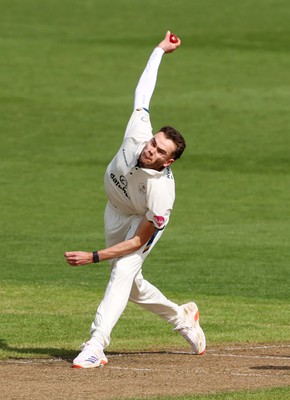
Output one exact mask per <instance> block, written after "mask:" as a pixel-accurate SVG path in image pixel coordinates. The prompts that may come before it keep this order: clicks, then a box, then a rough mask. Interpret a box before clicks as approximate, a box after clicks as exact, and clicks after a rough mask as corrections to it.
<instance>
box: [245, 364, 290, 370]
mask: <svg viewBox="0 0 290 400" xmlns="http://www.w3.org/2000/svg"><path fill="white" fill-rule="evenodd" d="M250 369H259V370H265V371H275V370H276V371H290V366H289V365H261V366H259V365H258V366H256V367H250Z"/></svg>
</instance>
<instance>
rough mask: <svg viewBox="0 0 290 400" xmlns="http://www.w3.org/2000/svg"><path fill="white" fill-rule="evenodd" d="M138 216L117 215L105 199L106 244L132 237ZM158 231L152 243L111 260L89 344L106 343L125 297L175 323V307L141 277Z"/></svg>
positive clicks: (123, 307) (177, 319)
mask: <svg viewBox="0 0 290 400" xmlns="http://www.w3.org/2000/svg"><path fill="white" fill-rule="evenodd" d="M141 219H142V216H136V215H122V214H119V213H118V212H117V210H116V209H115V208H114V207H113V206H112V205H111V204H110V202H108V204H107V207H106V211H105V233H106V243H107V247H110V246H113V245H114V244H116V243H119V242H122V241H124V240H126V239H129V238H130V237H132V236H133V234H134V233H135V231H136V229H137V227H138V225H139V223H140V221H141ZM162 233H163V231H156V234H155V237H154V239H153V241H152V243H151V244H150V241H149V242H148V243H147V244H146V245H144V246H143V247H142V248H141V249H139V250H138V251H136V252H135V253H132V254H130V255H127V256H124V257H121V258H118V259H114V260H112V262H111V268H112V270H111V277H110V280H109V283H108V286H107V288H106V291H105V295H104V298H103V300H102V301H101V303H100V305H99V307H98V309H97V313H96V317H95V320H94V322H93V323H92V325H91V329H90V333H91V336H92V337H91V340H90V341H91V342H92V343H94V344H96V345H97V346H99V347H102V348H103V349H104V348H105V347H107V346H108V345H109V344H110V335H111V331H112V329H113V328H114V326H115V324H116V323H117V321H118V320H119V318H120V316H121V314H122V312H123V311H124V309H125V307H126V305H127V303H128V300H130V301H132V302H134V303H136V304H139V305H140V306H142V307H144V308H145V309H147V310H149V311H152V312H154V313H155V314H157V315H159V316H160V317H161V318H163V319H164V320H165V321H167V322H170V323H171V324H172V325H174V326H176V325H177V324H178V322H179V315H178V314H179V309H180V308H179V306H178V305H177V304H175V303H173V302H172V301H170V300H168V299H167V298H166V297H165V296H164V295H163V294H162V293H161V292H160V291H159V290H158V289H157V288H156V287H155V286H153V285H151V283H149V282H148V281H146V280H145V279H144V278H143V276H142V264H143V262H144V260H145V258H146V257H147V255H148V254H149V253H150V251H151V250H152V248H153V246H154V245H155V244H156V243H157V241H158V240H159V238H160V237H161V235H162ZM151 240H152V239H151ZM132 328H133V327H132Z"/></svg>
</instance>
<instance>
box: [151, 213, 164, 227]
mask: <svg viewBox="0 0 290 400" xmlns="http://www.w3.org/2000/svg"><path fill="white" fill-rule="evenodd" d="M153 219H154V221H155V222H156V224H157V225H158V226H159V228H161V226H162V225H164V223H165V218H163V217H161V216H159V215H154V217H153Z"/></svg>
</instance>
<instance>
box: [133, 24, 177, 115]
mask: <svg viewBox="0 0 290 400" xmlns="http://www.w3.org/2000/svg"><path fill="white" fill-rule="evenodd" d="M169 38H170V32H169V31H168V32H167V33H166V35H165V38H164V39H163V40H162V42H160V43H159V45H158V46H157V47H156V48H155V49H154V50H153V52H152V54H151V56H150V58H149V60H148V62H147V65H146V67H145V69H144V71H143V73H142V75H141V77H140V79H139V82H138V85H137V87H136V90H135V100H134V110H136V109H137V108H145V109H146V110H149V104H150V100H151V97H152V94H153V92H154V89H155V85H156V81H157V74H158V69H159V65H160V63H161V60H162V56H163V54H164V53H172V52H173V51H174V50H176V49H177V48H178V47H179V46H180V45H181V41H180V40H179V39H178V42H177V43H171V42H170V40H169Z"/></svg>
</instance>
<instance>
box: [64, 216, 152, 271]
mask: <svg viewBox="0 0 290 400" xmlns="http://www.w3.org/2000/svg"><path fill="white" fill-rule="evenodd" d="M155 230H156V228H155V227H154V225H153V224H152V222H150V221H148V220H147V218H146V217H143V219H142V221H141V222H140V224H139V226H138V228H137V230H136V232H135V234H134V236H133V237H132V238H130V239H128V240H125V241H123V242H120V243H117V244H115V245H114V246H112V247H107V248H106V249H103V250H99V251H98V255H99V260H100V261H105V260H110V259H112V258H118V257H123V256H126V255H128V254H131V253H133V252H135V251H137V250H139V249H140V248H141V247H142V246H144V244H146V243H147V242H148V240H149V239H150V238H151V237H152V235H153V234H154V232H155ZM64 256H65V258H66V260H67V262H68V263H69V264H70V265H73V266H76V267H79V266H81V265H86V264H91V263H93V253H92V252H86V251H69V252H65V253H64Z"/></svg>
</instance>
